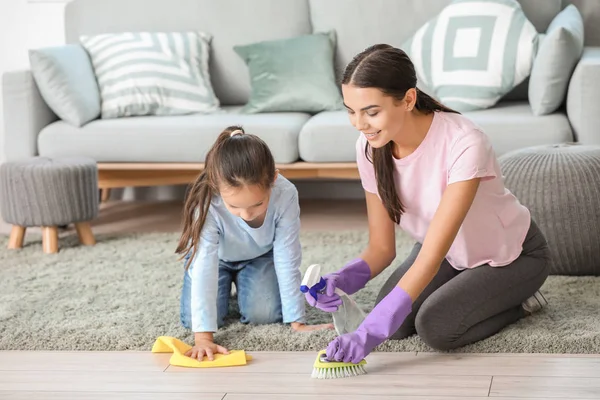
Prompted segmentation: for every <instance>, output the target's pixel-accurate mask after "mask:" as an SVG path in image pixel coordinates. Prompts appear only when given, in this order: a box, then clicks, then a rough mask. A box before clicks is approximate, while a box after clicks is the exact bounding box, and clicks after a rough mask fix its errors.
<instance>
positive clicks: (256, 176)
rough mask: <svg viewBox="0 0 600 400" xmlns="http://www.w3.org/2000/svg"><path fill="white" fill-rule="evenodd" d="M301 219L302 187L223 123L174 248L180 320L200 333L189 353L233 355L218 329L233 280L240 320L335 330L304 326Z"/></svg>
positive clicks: (257, 144)
mask: <svg viewBox="0 0 600 400" xmlns="http://www.w3.org/2000/svg"><path fill="white" fill-rule="evenodd" d="M299 217H300V208H299V205H298V192H297V190H296V188H295V186H294V185H293V184H292V183H290V182H289V181H288V180H287V179H285V178H284V177H283V176H281V175H279V174H278V173H277V170H276V169H275V162H274V160H273V156H272V154H271V152H270V150H269V148H268V146H267V145H266V144H265V142H264V141H262V140H261V139H260V138H258V137H257V136H254V135H248V134H246V133H245V132H244V130H243V129H242V128H241V127H238V126H232V127H229V128H227V129H225V131H223V132H222V133H221V134H220V135H219V137H218V139H217V141H216V143H215V144H214V145H213V147H212V148H211V149H210V151H209V152H208V154H207V156H206V162H205V169H204V170H203V171H202V173H201V174H200V175H199V176H198V179H197V180H196V182H195V183H194V184H193V186H192V188H191V190H190V192H189V193H188V196H187V199H186V202H185V207H184V227H183V233H182V235H181V238H180V241H179V245H178V247H177V250H176V252H177V253H178V254H181V255H182V256H185V274H184V281H183V290H182V295H181V322H182V324H183V326H185V327H186V328H188V329H191V330H192V331H193V332H194V339H195V345H194V346H193V348H192V349H191V350H190V351H188V352H187V353H186V355H187V356H190V357H192V358H196V359H198V360H202V359H203V357H204V355H206V356H207V357H208V359H209V360H213V359H214V354H215V353H224V354H227V353H228V350H227V349H226V348H224V347H222V346H218V345H216V344H215V343H214V341H213V333H214V332H216V330H217V328H218V327H220V326H222V325H223V320H224V318H225V316H226V314H227V309H228V300H229V297H230V293H231V284H232V282H234V281H235V284H236V289H237V300H238V304H239V308H240V313H241V315H242V317H241V322H243V323H254V324H269V323H275V322H282V321H283V322H284V323H290V324H291V326H292V328H293V329H295V330H297V331H307V330H313V329H322V328H331V326H330V325H319V326H306V325H304V321H305V318H304V313H305V309H304V299H303V298H302V294H301V293H300V292H299V291H298V287H299V286H300V284H301V273H300V270H299V267H300V261H301V247H300V237H299V234H300V219H299Z"/></svg>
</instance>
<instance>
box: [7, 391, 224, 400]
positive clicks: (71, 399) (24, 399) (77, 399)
mask: <svg viewBox="0 0 600 400" xmlns="http://www.w3.org/2000/svg"><path fill="white" fill-rule="evenodd" d="M0 398H1V399H2V400H32V399H43V400H165V399H168V400H223V398H225V393H207V394H203V395H202V396H201V397H200V396H198V393H143V392H137V393H126V392H25V391H23V392H2V391H0Z"/></svg>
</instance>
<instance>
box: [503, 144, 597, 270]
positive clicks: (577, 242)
mask: <svg viewBox="0 0 600 400" xmlns="http://www.w3.org/2000/svg"><path fill="white" fill-rule="evenodd" d="M499 161H500V165H501V167H502V173H503V175H504V176H505V183H506V186H507V188H508V189H509V190H510V191H511V192H513V193H514V194H515V195H516V196H517V197H518V198H519V200H520V201H521V203H523V204H524V205H525V206H527V207H528V208H529V209H530V210H531V214H532V217H533V218H534V219H535V221H536V222H537V224H538V225H539V227H540V229H541V230H542V231H543V232H544V234H545V235H546V238H547V240H548V244H549V246H550V249H551V252H552V258H553V259H552V265H551V270H550V273H551V274H554V275H596V276H598V275H600V146H586V145H580V144H558V145H547V146H536V147H531V148H526V149H522V150H517V151H514V152H511V153H507V154H504V155H503V156H501V157H499Z"/></svg>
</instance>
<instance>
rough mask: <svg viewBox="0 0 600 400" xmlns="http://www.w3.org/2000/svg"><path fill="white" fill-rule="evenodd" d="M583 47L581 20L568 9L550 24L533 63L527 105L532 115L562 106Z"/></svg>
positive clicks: (572, 9)
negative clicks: (529, 106)
mask: <svg viewBox="0 0 600 400" xmlns="http://www.w3.org/2000/svg"><path fill="white" fill-rule="evenodd" d="M583 43H584V38H583V18H582V17H581V14H580V13H579V11H578V10H577V7H575V6H574V5H569V6H567V7H566V8H565V9H564V10H563V11H561V12H560V13H559V14H558V15H557V16H556V17H554V19H553V20H552V22H551V23H550V26H549V27H548V30H547V31H546V35H545V36H544V38H543V39H542V41H541V44H540V47H539V49H538V54H537V56H536V58H535V60H534V62H533V68H532V70H531V76H530V78H529V104H530V105H531V109H532V111H533V114H534V115H546V114H550V113H552V112H554V111H556V110H557V109H558V108H559V107H560V106H561V104H562V103H563V101H564V99H565V96H566V94H567V88H568V86H569V80H570V79H571V74H572V73H573V70H574V69H575V66H576V65H577V62H578V61H579V59H580V58H581V54H582V53H583Z"/></svg>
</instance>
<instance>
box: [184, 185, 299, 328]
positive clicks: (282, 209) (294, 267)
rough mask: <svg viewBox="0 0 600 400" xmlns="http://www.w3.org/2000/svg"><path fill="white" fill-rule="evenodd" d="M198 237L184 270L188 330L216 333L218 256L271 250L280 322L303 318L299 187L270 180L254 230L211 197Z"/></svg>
mask: <svg viewBox="0 0 600 400" xmlns="http://www.w3.org/2000/svg"><path fill="white" fill-rule="evenodd" d="M200 236H201V238H200V241H199V244H198V251H197V252H196V255H195V257H194V260H193V261H192V263H191V264H190V268H189V269H188V272H187V273H188V274H190V278H191V282H192V285H191V309H192V310H191V311H192V331H193V332H216V331H217V294H218V277H219V260H223V261H231V262H235V261H244V260H251V259H254V258H257V257H259V256H261V255H263V254H265V253H267V252H268V251H270V250H271V249H272V250H273V262H274V265H275V271H276V274H277V282H278V284H279V291H280V296H281V306H282V314H283V322H284V323H291V322H305V304H304V301H305V300H304V295H303V294H302V293H301V292H300V285H301V282H302V275H301V272H300V263H301V261H302V255H301V254H302V253H301V251H302V249H301V245H300V206H299V204H298V191H297V189H296V187H295V186H294V185H293V184H292V183H291V182H290V181H288V180H287V179H286V178H284V177H283V176H281V175H279V176H278V177H277V179H276V180H275V184H274V185H273V188H272V191H271V196H270V199H269V205H268V207H267V214H266V216H265V220H264V222H263V224H262V225H261V226H260V227H259V228H252V227H250V226H249V225H248V224H247V223H246V222H245V221H244V220H243V219H242V218H240V217H237V216H234V215H233V214H231V213H230V212H229V211H228V210H227V208H226V207H225V204H224V203H223V200H222V199H221V197H220V196H213V199H212V201H211V205H210V207H209V212H208V215H207V216H206V221H205V223H204V226H203V229H202V232H201V235H200ZM253 289H254V288H253ZM255 290H260V287H257V288H255Z"/></svg>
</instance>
